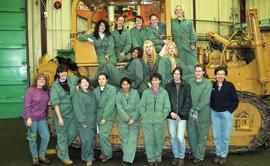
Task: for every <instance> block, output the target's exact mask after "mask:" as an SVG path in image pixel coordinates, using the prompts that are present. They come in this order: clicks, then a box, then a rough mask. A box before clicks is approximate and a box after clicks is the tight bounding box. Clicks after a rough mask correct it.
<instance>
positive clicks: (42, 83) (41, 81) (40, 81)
mask: <svg viewBox="0 0 270 166" xmlns="http://www.w3.org/2000/svg"><path fill="white" fill-rule="evenodd" d="M45 84H46V79H45V78H44V77H39V78H38V79H37V88H43V87H44V86H45Z"/></svg>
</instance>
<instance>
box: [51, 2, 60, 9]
mask: <svg viewBox="0 0 270 166" xmlns="http://www.w3.org/2000/svg"><path fill="white" fill-rule="evenodd" d="M53 6H54V8H55V9H61V7H62V3H61V2H60V1H58V0H57V1H55V2H54V4H53Z"/></svg>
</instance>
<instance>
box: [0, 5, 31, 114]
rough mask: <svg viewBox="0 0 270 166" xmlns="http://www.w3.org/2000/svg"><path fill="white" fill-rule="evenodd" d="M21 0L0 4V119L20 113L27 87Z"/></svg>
mask: <svg viewBox="0 0 270 166" xmlns="http://www.w3.org/2000/svg"><path fill="white" fill-rule="evenodd" d="M26 11H27V10H26V1H25V0H2V1H1V5H0V119H5V118H15V117H19V116H21V115H22V112H23V97H24V93H25V91H26V89H27V88H28V82H29V81H28V78H29V77H28V73H29V72H28V63H27V61H28V60H27V34H26V33H27V23H26Z"/></svg>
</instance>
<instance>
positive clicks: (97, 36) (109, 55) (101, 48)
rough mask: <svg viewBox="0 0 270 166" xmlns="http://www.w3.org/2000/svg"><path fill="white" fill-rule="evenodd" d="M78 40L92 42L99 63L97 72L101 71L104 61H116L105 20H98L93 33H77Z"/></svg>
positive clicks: (112, 42)
mask: <svg viewBox="0 0 270 166" xmlns="http://www.w3.org/2000/svg"><path fill="white" fill-rule="evenodd" d="M78 40H80V41H88V42H89V43H91V44H94V47H95V49H96V54H97V58H98V64H99V67H98V69H97V74H98V73H100V72H101V68H102V67H103V65H105V63H107V62H110V63H112V64H116V63H117V58H116V56H115V52H114V40H113V37H112V35H111V33H110V29H109V24H108V22H107V21H105V20H99V21H98V22H97V23H96V25H95V29H94V32H93V34H90V33H87V34H79V36H78Z"/></svg>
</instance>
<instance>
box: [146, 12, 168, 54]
mask: <svg viewBox="0 0 270 166" xmlns="http://www.w3.org/2000/svg"><path fill="white" fill-rule="evenodd" d="M149 18H150V25H149V26H148V31H149V32H150V33H153V35H154V39H153V43H154V44H155V48H156V52H157V53H159V52H160V51H161V49H162V47H163V45H164V44H165V42H166V40H165V39H166V36H165V35H166V26H165V24H164V23H162V22H159V20H158V16H157V15H156V14H151V15H150V17H149Z"/></svg>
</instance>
